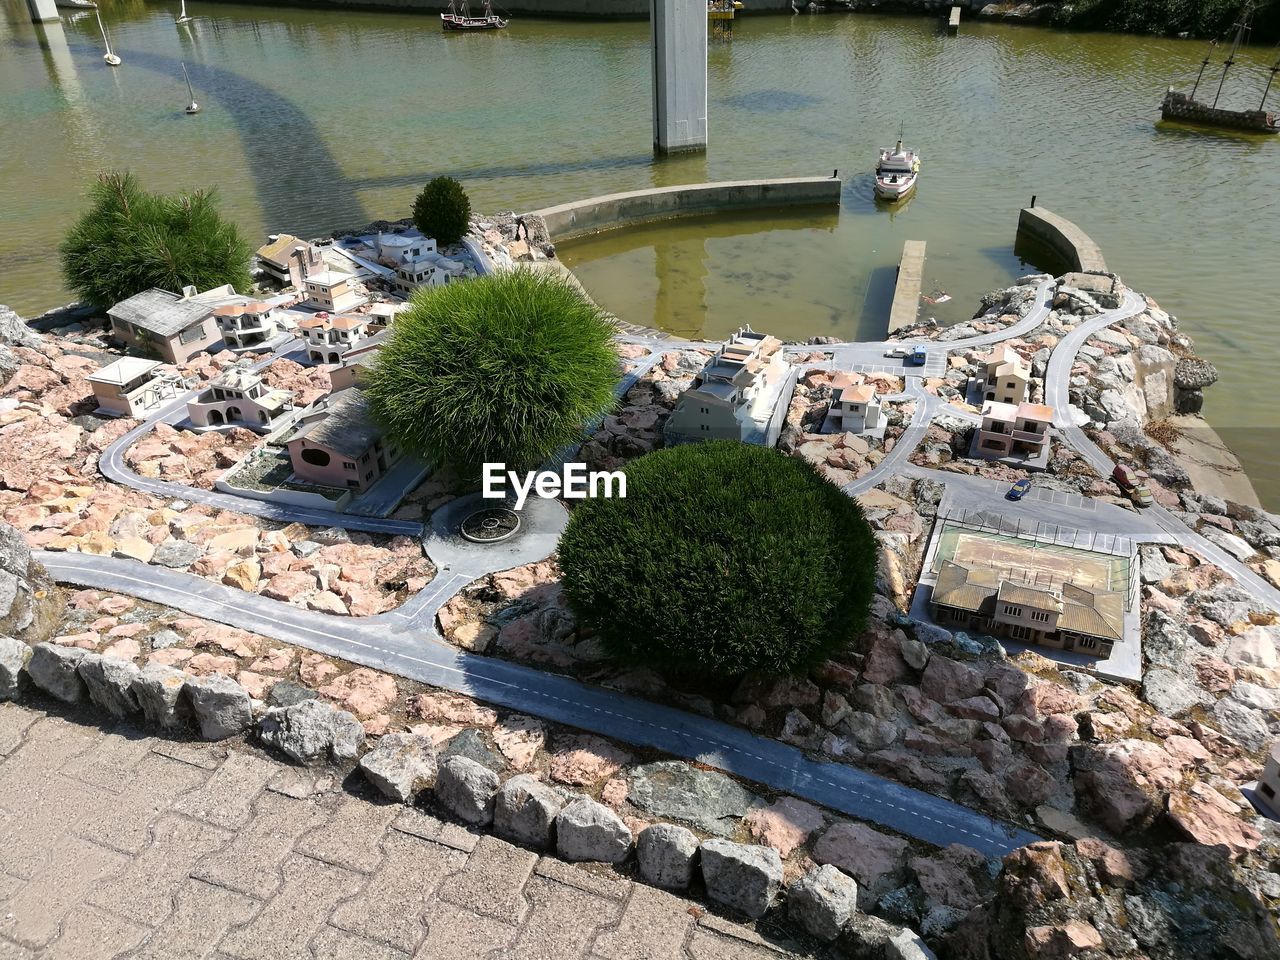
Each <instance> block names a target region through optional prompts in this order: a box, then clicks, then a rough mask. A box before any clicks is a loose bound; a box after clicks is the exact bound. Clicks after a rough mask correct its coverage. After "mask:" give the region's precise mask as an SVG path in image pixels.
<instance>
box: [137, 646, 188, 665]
mask: <svg viewBox="0 0 1280 960" xmlns="http://www.w3.org/2000/svg"><path fill="white" fill-rule="evenodd" d="M191 656H192V654H191V651H190V650H183V649H182V648H181V647H166V648H165V649H163V650H156V651H155V652H154V653H150V654H148V655H147V663H159V664H162V665H163V666H166V667H176V666H177V665H178V664H180V663H186V662H187V661H188V660H190V659H191Z"/></svg>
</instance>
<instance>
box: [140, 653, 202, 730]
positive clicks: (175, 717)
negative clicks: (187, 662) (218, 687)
mask: <svg viewBox="0 0 1280 960" xmlns="http://www.w3.org/2000/svg"><path fill="white" fill-rule="evenodd" d="M186 682H187V675H186V674H185V673H183V672H182V671H181V670H175V669H174V668H173V667H167V666H165V665H164V664H161V663H148V664H147V665H146V666H145V667H143V668H142V670H141V671H139V673H138V676H137V677H135V678H134V681H133V695H134V697H135V698H136V699H137V701H138V707H139V708H140V709H141V710H142V715H143V716H144V717H146V719H147V722H148V723H154V724H156V725H158V726H161V727H164V728H165V729H166V730H172V729H173V728H175V727H178V726H181V724H182V722H183V720H184V719H186V716H187V714H189V713H190V710H189V709H188V707H187V703H186V701H184V700H183V699H182V688H183V687H184V686H185V685H186Z"/></svg>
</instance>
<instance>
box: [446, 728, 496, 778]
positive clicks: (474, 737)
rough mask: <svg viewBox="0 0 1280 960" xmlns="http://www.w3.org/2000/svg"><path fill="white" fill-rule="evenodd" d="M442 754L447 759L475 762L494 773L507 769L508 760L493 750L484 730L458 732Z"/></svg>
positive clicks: (450, 739)
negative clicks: (460, 758) (463, 759)
mask: <svg viewBox="0 0 1280 960" xmlns="http://www.w3.org/2000/svg"><path fill="white" fill-rule="evenodd" d="M437 743H438V741H437ZM442 753H443V755H444V756H446V757H466V758H467V759H468V760H474V761H475V762H476V763H478V764H480V765H481V766H483V767H488V768H489V769H490V770H492V771H493V772H494V773H502V772H503V771H504V770H506V769H507V761H506V759H505V758H504V757H503V756H502V754H501V753H499V752H498V751H497V750H495V749H494V748H493V741H492V740H491V739H490V737H489V734H488V733H486V732H485V731H483V730H476V729H467V730H462V731H459V732H457V734H456V736H452V737H450V738H449V742H448V744H446V746H445V747H444V750H443V751H442Z"/></svg>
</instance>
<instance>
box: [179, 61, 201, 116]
mask: <svg viewBox="0 0 1280 960" xmlns="http://www.w3.org/2000/svg"><path fill="white" fill-rule="evenodd" d="M182 79H184V80H186V81H187V93H188V94H189V95H190V97H191V101H190V102H189V103H188V104H187V113H199V112H200V104H198V103H196V92H195V91H194V90H192V89H191V77H190V76H188V74H187V65H186V64H185V63H184V64H183V65H182Z"/></svg>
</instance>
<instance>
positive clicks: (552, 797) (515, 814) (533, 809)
mask: <svg viewBox="0 0 1280 960" xmlns="http://www.w3.org/2000/svg"><path fill="white" fill-rule="evenodd" d="M563 806H564V801H563V800H561V799H560V795H559V794H558V793H556V792H555V791H554V790H552V789H551V788H550V787H549V786H547V785H546V784H545V783H542V782H541V781H539V780H537V779H536V778H534V777H532V776H530V775H529V774H527V773H522V774H520V775H519V776H515V777H512V778H511V779H510V780H508V781H507V782H506V783H504V784H503V785H502V786H501V787H500V788H499V790H498V793H497V796H495V797H494V804H493V830H494V832H495V833H496V834H498V836H500V837H502V838H503V839H505V840H511V841H513V842H515V843H522V844H525V845H526V846H530V847H534V848H536V849H540V850H545V849H547V848H549V847H550V846H551V841H552V836H551V834H552V828H553V827H554V826H555V820H556V814H558V813H559V812H560V808H561V807H563Z"/></svg>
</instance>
